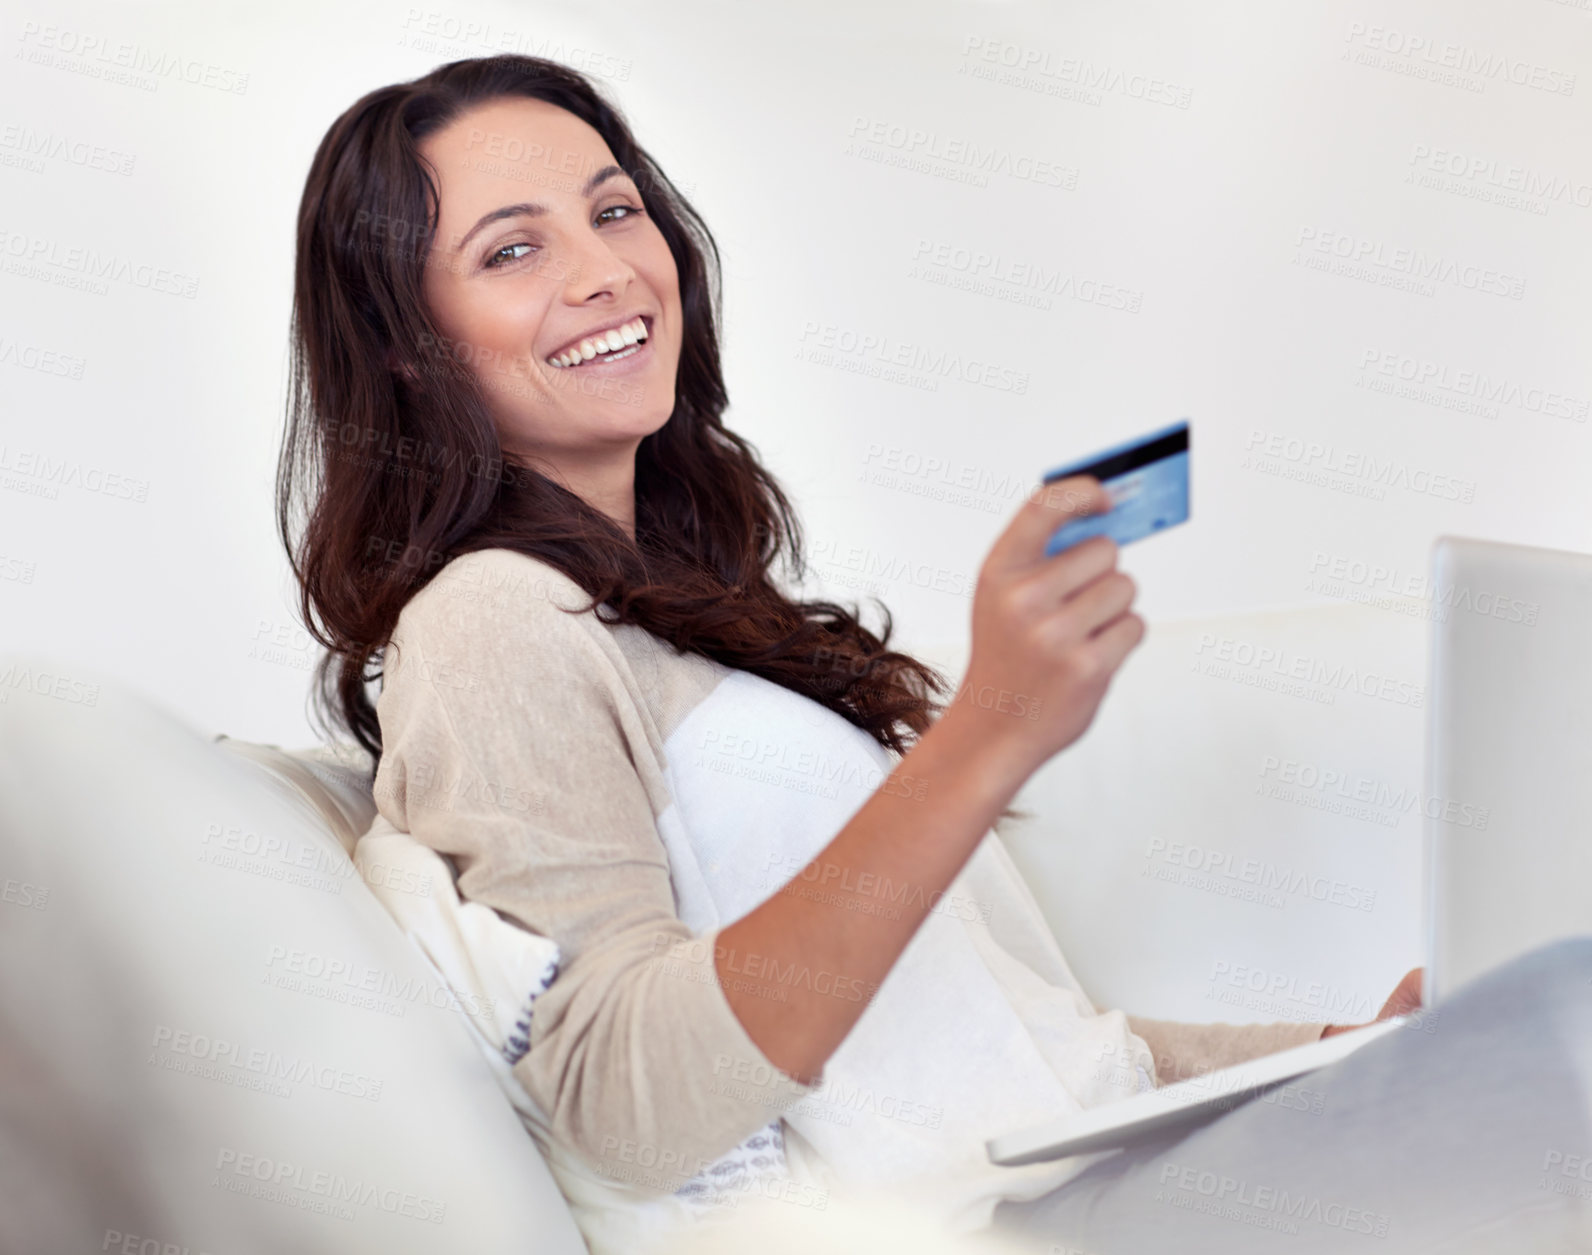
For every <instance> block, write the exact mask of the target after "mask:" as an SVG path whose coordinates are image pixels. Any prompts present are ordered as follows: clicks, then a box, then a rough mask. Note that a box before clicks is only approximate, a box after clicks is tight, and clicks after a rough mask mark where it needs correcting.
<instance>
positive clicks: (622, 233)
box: [277, 57, 946, 754]
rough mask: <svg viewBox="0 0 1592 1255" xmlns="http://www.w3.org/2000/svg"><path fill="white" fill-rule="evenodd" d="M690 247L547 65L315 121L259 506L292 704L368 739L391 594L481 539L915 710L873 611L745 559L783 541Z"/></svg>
mask: <svg viewBox="0 0 1592 1255" xmlns="http://www.w3.org/2000/svg"><path fill="white" fill-rule="evenodd" d="M717 263H718V252H717V248H716V246H715V245H714V243H713V238H712V236H711V234H710V233H709V232H708V230H707V228H706V226H705V225H704V224H703V223H702V222H701V220H700V219H699V218H698V217H697V215H696V213H695V212H694V211H693V210H692V209H691V207H690V206H689V205H688V204H687V203H686V202H685V201H684V199H683V198H682V197H681V196H680V195H679V193H678V192H677V191H676V190H675V189H674V186H673V184H672V183H670V181H669V180H668V179H667V178H666V177H665V176H664V175H663V173H662V172H661V171H660V170H659V169H658V167H657V165H656V164H655V163H654V161H653V160H652V158H651V157H650V156H649V155H648V153H647V152H646V151H645V150H644V149H643V148H642V147H641V146H640V145H639V144H637V143H636V141H635V138H634V137H633V135H632V134H631V131H630V128H629V126H628V125H627V124H626V122H625V121H624V119H623V117H622V116H621V115H620V113H619V111H618V110H617V109H616V108H614V107H613V106H612V105H611V104H609V103H608V102H607V101H606V100H604V99H603V98H602V96H601V95H600V94H599V93H598V92H597V90H596V89H595V88H593V87H592V85H591V84H590V83H589V82H588V81H587V80H586V79H585V78H584V77H583V76H581V75H580V74H577V73H576V72H574V71H572V70H569V69H567V68H565V67H563V66H561V65H558V64H556V63H554V62H550V61H545V60H540V59H537V58H531V57H493V58H484V59H477V60H468V61H458V62H453V63H451V64H448V65H444V66H441V67H439V68H438V69H436V70H434V71H432V72H431V73H430V74H428V75H426V76H424V77H423V78H420V79H417V80H415V81H414V82H412V83H404V84H398V85H395V86H391V87H385V88H381V89H379V90H377V91H374V92H371V93H370V94H369V95H367V96H365V97H364V98H363V99H361V100H359V101H358V102H356V103H355V104H354V105H353V106H352V107H351V108H350V109H349V110H348V111H347V112H346V113H344V114H343V116H342V117H341V118H339V119H338V121H337V122H336V123H335V124H334V125H333V126H332V128H331V129H330V130H329V131H328V133H327V135H326V136H325V138H324V139H323V141H322V142H321V145H320V147H319V149H318V150H317V152H316V154H315V158H314V161H313V163H312V165H311V168H310V172H309V177H308V179H307V180H306V184H305V189H304V195H303V198H302V201H301V204H300V210H299V223H298V262H297V273H296V276H295V287H294V328H293V331H294V335H293V370H292V380H291V384H290V400H289V415H288V423H287V428H286V433H285V437H284V442H283V450H282V457H281V460H280V464H279V470H278V480H277V505H278V521H279V529H280V532H281V535H282V538H283V542H284V544H285V545H286V546H287V548H288V551H289V554H290V558H291V560H292V562H293V566H294V571H295V574H296V575H297V577H298V579H299V582H300V586H301V590H302V605H303V612H304V614H305V621H306V623H308V624H311V625H312V630H314V631H316V633H317V639H319V640H320V641H321V642H322V643H323V644H324V645H326V646H327V647H328V649H329V650H330V653H329V655H328V656H327V658H326V660H325V663H324V665H323V670H322V672H321V683H320V686H319V689H318V692H317V706H318V709H324V708H325V707H328V706H329V707H330V708H331V714H332V716H333V718H334V720H335V721H336V722H337V723H339V724H342V725H343V726H346V727H347V728H348V729H349V730H350V731H351V732H352V733H353V735H354V736H355V737H356V738H357V739H358V740H359V741H360V743H361V744H363V745H364V746H365V747H366V748H367V749H369V750H371V751H372V752H373V753H376V754H379V753H380V741H379V727H378V724H377V720H376V715H375V709H374V706H373V705H372V702H371V699H370V696H369V694H368V692H367V684H368V680H369V678H370V676H369V669H370V664H371V662H372V660H373V658H374V657H375V656H376V655H377V654H378V652H379V651H380V650H381V649H382V647H383V646H384V645H385V644H386V643H387V641H388V640H389V639H390V637H391V633H392V629H393V626H394V625H395V623H396V622H397V618H398V614H399V612H400V610H401V609H402V607H403V606H404V605H405V603H407V601H408V600H409V598H410V596H411V595H412V594H413V593H414V592H415V591H416V589H418V588H419V587H420V586H421V585H423V584H424V583H426V582H427V581H428V580H430V579H431V578H432V577H433V576H434V575H435V574H436V573H437V572H438V570H440V569H441V567H442V566H444V565H445V564H446V563H447V562H449V561H451V560H453V559H455V558H458V557H460V556H462V555H464V554H467V553H471V552H475V551H477V550H482V549H489V548H494V547H500V546H501V547H507V548H511V549H514V550H517V551H518V552H520V553H523V554H526V555H530V556H536V557H540V558H542V559H544V560H546V561H549V562H551V563H552V564H553V565H555V566H556V567H557V568H558V569H559V570H561V571H563V572H565V573H566V574H568V575H569V576H570V577H571V578H572V579H574V580H575V582H576V583H578V584H579V585H580V586H581V587H582V588H583V589H584V590H585V591H586V593H587V594H589V595H590V596H591V597H592V598H593V604H598V603H607V604H608V605H609V606H610V607H611V609H612V610H613V611H614V613H615V614H616V616H617V621H620V622H630V623H636V624H639V625H641V626H643V627H645V628H647V629H648V630H649V631H651V632H653V633H655V634H657V635H658V636H661V637H662V638H663V639H665V640H668V641H669V642H670V643H671V644H673V645H674V646H676V648H678V649H681V650H687V649H689V650H692V651H696V652H698V653H701V654H703V655H705V656H708V657H713V658H716V659H717V660H719V661H721V662H722V663H724V664H726V665H728V666H732V667H738V668H744V669H747V670H749V671H752V672H754V673H756V674H759V675H762V676H765V677H766V678H768V679H770V680H772V681H773V682H775V683H777V684H780V685H783V686H786V687H789V688H791V689H793V690H795V691H797V692H800V693H802V694H804V695H805V696H807V697H810V698H811V699H813V700H814V701H817V702H819V703H821V704H822V705H824V706H826V707H828V708H829V709H831V710H834V711H836V712H838V713H840V714H841V715H842V716H843V717H844V718H846V719H847V720H849V721H851V722H852V723H854V724H855V725H856V726H858V727H860V728H863V729H864V730H865V731H867V732H868V733H869V735H870V736H873V737H874V738H876V739H877V740H878V741H879V742H880V743H881V744H883V745H887V746H889V747H891V748H893V749H900V748H902V747H903V746H904V745H905V744H906V742H907V740H908V739H909V738H910V737H911V736H912V735H914V734H916V733H920V732H922V731H923V730H924V728H926V727H927V726H928V723H929V719H930V716H931V713H932V710H933V706H932V704H931V701H930V698H931V696H932V694H934V693H937V692H942V691H944V689H945V688H946V684H945V681H944V679H943V677H941V676H939V675H938V673H936V672H934V671H933V670H932V669H931V668H929V667H928V666H926V665H924V664H922V663H920V662H918V661H916V660H915V659H912V658H910V657H908V656H907V655H904V654H901V653H898V652H896V651H893V650H890V649H888V648H886V644H887V642H888V640H889V637H890V633H891V629H890V620H889V615H888V612H886V615H885V623H884V630H883V632H882V633H881V634H878V635H875V634H874V633H873V632H871V631H870V630H868V629H867V628H866V627H864V626H863V625H862V623H861V622H860V621H859V619H858V618H857V617H856V615H855V614H854V613H852V612H851V611H848V610H847V609H846V608H844V607H842V606H839V605H836V604H834V603H831V602H824V601H810V602H803V603H798V602H794V601H792V600H791V599H789V598H788V597H786V596H785V594H784V593H783V592H782V591H780V589H779V588H778V587H777V586H776V584H775V583H774V581H773V580H772V579H771V578H770V568H771V566H772V565H773V564H774V563H775V562H776V561H777V560H778V559H780V558H786V559H788V561H789V563H790V567H791V569H792V570H800V568H801V565H802V540H801V534H800V530H799V524H798V523H797V521H796V517H795V514H794V511H793V510H792V508H791V506H790V504H789V502H788V501H787V499H786V497H785V495H784V493H783V491H782V490H781V489H780V487H779V485H778V484H777V483H776V481H775V480H774V479H773V477H772V476H770V475H769V474H768V472H767V471H766V470H765V469H764V468H763V466H762V465H761V464H760V462H759V461H758V459H757V457H756V455H755V453H754V451H753V449H752V447H751V445H750V444H749V443H748V442H747V441H746V440H744V439H743V438H742V437H741V436H739V435H737V434H736V433H734V432H732V431H729V430H727V429H726V428H725V426H724V424H723V421H722V415H723V413H724V410H725V408H726V407H727V405H728V397H727V395H726V393H725V388H724V381H723V376H722V373H721V370H720V364H719V347H718V339H719V337H718V326H717V318H718V304H719V299H720V297H719V279H718V269H717ZM638 322H639V328H638V327H637V323H638ZM615 334H617V335H618V337H619V341H618V342H615V341H614V340H613V337H614V336H615ZM605 335H606V336H607V337H608V339H607V340H606V341H605V346H606V350H607V351H606V352H604V351H603V349H600V348H599V345H598V339H599V337H602V336H605ZM631 339H633V340H634V341H635V346H636V347H635V348H634V350H633V351H629V352H627V351H625V350H626V348H627V344H626V341H628V340H631ZM576 352H578V353H579V354H580V359H581V364H579V365H575V364H574V359H573V357H572V354H573V353H576Z"/></svg>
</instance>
